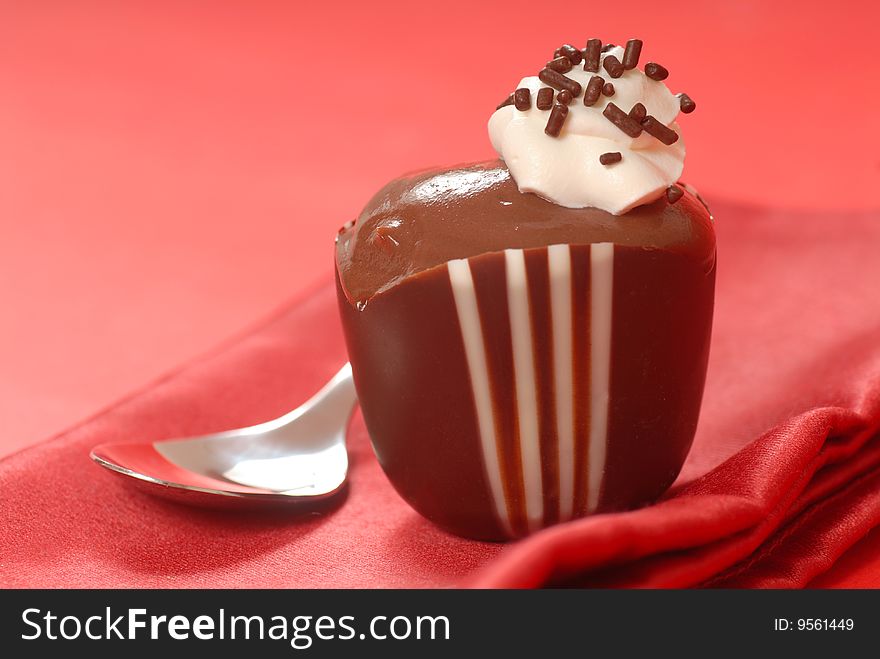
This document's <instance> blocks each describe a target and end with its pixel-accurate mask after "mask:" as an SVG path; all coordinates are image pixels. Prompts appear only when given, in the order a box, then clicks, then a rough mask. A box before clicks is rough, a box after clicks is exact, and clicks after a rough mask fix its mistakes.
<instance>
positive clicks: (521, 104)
mask: <svg viewBox="0 0 880 659" xmlns="http://www.w3.org/2000/svg"><path fill="white" fill-rule="evenodd" d="M513 104H514V105H515V106H516V109H517V110H519V111H521V112H525V111H526V110H528V109H529V108H531V107H532V92H530V91H529V89H528V87H520V88H519V89H517V90H516V91H515V92H513Z"/></svg>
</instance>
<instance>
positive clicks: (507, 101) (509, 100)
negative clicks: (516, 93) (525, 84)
mask: <svg viewBox="0 0 880 659" xmlns="http://www.w3.org/2000/svg"><path fill="white" fill-rule="evenodd" d="M508 105H513V94H511V95H510V96H508V97H507V98H505V99H504V100H503V101H501V103H499V104H498V107H497V108H495V109H496V110H500V109H501V108H503V107H507V106H508Z"/></svg>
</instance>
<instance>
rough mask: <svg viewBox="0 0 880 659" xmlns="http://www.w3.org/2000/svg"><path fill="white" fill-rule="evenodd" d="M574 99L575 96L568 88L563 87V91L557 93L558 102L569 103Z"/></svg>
mask: <svg viewBox="0 0 880 659" xmlns="http://www.w3.org/2000/svg"><path fill="white" fill-rule="evenodd" d="M573 100H574V96H572V95H571V92H570V91H568V90H567V89H563V90H562V91H561V92H559V93H558V94H556V102H557V103H562V104H563V105H568V104H570V103H571V102H572V101H573Z"/></svg>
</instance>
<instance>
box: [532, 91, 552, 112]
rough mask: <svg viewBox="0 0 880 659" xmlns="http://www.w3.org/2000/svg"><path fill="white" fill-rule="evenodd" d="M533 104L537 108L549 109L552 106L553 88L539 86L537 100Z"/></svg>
mask: <svg viewBox="0 0 880 659" xmlns="http://www.w3.org/2000/svg"><path fill="white" fill-rule="evenodd" d="M535 105H536V106H537V107H538V109H539V110H549V109H550V108H551V107H553V90H552V89H550V88H549V87H541V89H539V90H538V101H537V103H536V104H535Z"/></svg>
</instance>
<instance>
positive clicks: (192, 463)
mask: <svg viewBox="0 0 880 659" xmlns="http://www.w3.org/2000/svg"><path fill="white" fill-rule="evenodd" d="M356 402H357V395H356V394H355V390H354V382H353V381H352V376H351V365H350V364H346V365H345V366H343V367H342V370H340V371H339V372H338V373H337V374H336V375H335V376H333V379H331V380H330V381H329V382H328V383H327V384H326V385H324V387H323V388H322V389H321V390H320V391H319V392H318V393H316V394H315V395H314V396H312V398H310V399H309V400H308V401H306V402H305V403H303V404H302V405H300V406H299V407H297V408H296V409H295V410H293V411H292V412H288V413H287V414H285V415H284V416H282V417H280V418H278V419H275V420H274V421H267V422H266V423H261V424H259V425H256V426H250V427H248V428H240V429H238V430H229V431H227V432H219V433H215V434H213V435H204V436H202V437H193V438H189V439H173V440H166V441H160V442H152V443H148V444H146V443H139V444H131V443H128V444H126V443H119V442H113V443H108V444H101V445H100V446H96V447H95V448H94V449H92V452H91V458H92V460H94V461H95V462H97V463H98V464H99V465H101V466H102V467H106V468H107V469H110V470H111V471H113V472H115V473H117V474H121V475H123V476H126V477H129V478H130V479H133V481H132V482H136V483H138V484H141V485H147V486H149V487H148V490H149V491H150V492H152V493H153V494H163V495H165V496H166V497H171V498H174V499H184V500H185V501H187V502H190V503H197V504H204V505H214V506H216V505H221V506H222V505H223V504H241V503H256V502H260V503H265V502H268V501H283V502H296V501H300V502H301V501H305V500H310V501H315V500H320V499H324V498H326V497H329V496H331V495H333V494H335V493H337V492H339V491H340V490H341V489H342V486H343V485H344V484H345V479H346V475H347V473H348V453H347V452H346V450H345V431H346V428H347V427H348V421H349V419H350V417H351V414H352V412H353V411H354V406H355V403H356ZM157 486H159V487H157ZM217 495H219V497H218V496H217ZM220 497H222V498H220Z"/></svg>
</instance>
